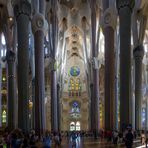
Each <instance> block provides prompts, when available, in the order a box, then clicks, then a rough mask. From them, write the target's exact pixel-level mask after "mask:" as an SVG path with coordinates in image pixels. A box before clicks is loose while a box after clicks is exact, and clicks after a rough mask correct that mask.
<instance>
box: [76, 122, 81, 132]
mask: <svg viewBox="0 0 148 148" xmlns="http://www.w3.org/2000/svg"><path fill="white" fill-rule="evenodd" d="M80 130H81V124H80V122H79V121H77V122H76V131H80Z"/></svg>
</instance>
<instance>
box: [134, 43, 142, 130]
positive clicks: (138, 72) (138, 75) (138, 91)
mask: <svg viewBox="0 0 148 148" xmlns="http://www.w3.org/2000/svg"><path fill="white" fill-rule="evenodd" d="M133 54H134V58H135V129H136V130H141V125H142V120H141V116H142V108H141V107H142V59H143V56H144V49H143V46H142V45H139V46H137V47H136V48H135V49H134V51H133Z"/></svg>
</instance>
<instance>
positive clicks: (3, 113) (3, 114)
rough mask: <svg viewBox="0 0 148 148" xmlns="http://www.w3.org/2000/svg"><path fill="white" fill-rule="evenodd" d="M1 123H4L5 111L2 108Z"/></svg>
mask: <svg viewBox="0 0 148 148" xmlns="http://www.w3.org/2000/svg"><path fill="white" fill-rule="evenodd" d="M2 123H6V111H5V110H3V112H2Z"/></svg>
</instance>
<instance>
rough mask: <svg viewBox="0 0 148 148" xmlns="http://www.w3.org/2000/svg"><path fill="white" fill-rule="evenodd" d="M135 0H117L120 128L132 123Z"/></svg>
mask: <svg viewBox="0 0 148 148" xmlns="http://www.w3.org/2000/svg"><path fill="white" fill-rule="evenodd" d="M133 6H134V0H117V8H118V12H119V22H120V30H119V33H120V129H122V130H124V129H125V128H126V126H127V125H128V124H130V122H131V121H130V113H129V112H130V109H129V108H130V105H129V102H130V99H131V13H132V8H133Z"/></svg>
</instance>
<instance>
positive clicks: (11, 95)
mask: <svg viewBox="0 0 148 148" xmlns="http://www.w3.org/2000/svg"><path fill="white" fill-rule="evenodd" d="M6 60H7V64H8V128H9V130H13V129H14V128H15V99H16V95H15V53H14V52H13V51H11V50H7V54H6Z"/></svg>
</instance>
